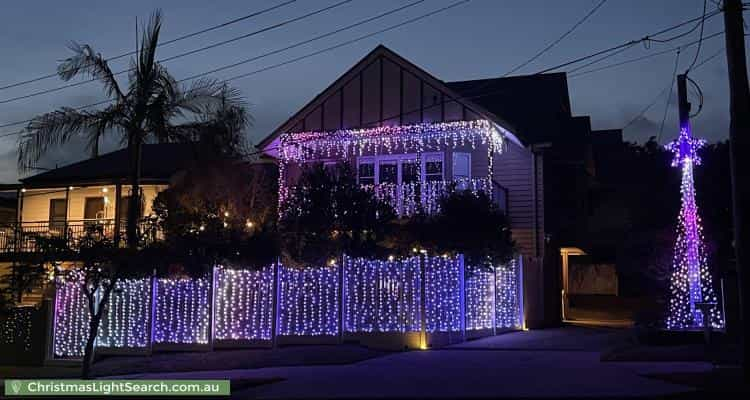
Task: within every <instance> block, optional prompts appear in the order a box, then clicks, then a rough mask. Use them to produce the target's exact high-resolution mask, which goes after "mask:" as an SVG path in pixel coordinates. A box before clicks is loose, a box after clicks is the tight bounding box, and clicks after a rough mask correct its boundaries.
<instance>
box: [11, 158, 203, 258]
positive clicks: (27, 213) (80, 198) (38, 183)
mask: <svg viewBox="0 0 750 400" xmlns="http://www.w3.org/2000/svg"><path fill="white" fill-rule="evenodd" d="M193 159H194V148H193V146H192V145H190V144H146V145H144V146H143V159H142V167H141V192H142V194H143V196H142V205H141V207H142V210H141V211H140V215H141V216H142V217H146V216H148V215H150V214H151V204H152V202H153V199H154V198H155V197H156V195H157V194H158V193H159V192H160V191H162V190H164V189H165V188H166V187H167V186H168V184H169V182H170V179H172V178H173V176H174V175H175V173H177V172H178V171H180V170H182V169H184V168H185V167H186V166H187V165H188V163H190V162H191V161H192V160H193ZM128 165H129V163H128V154H127V149H122V150H117V151H114V152H111V153H107V154H103V155H101V156H98V157H94V158H90V159H87V160H83V161H80V162H77V163H73V164H70V165H66V166H63V167H60V168H55V169H53V170H49V171H46V172H43V173H40V174H37V175H33V176H30V177H27V178H24V179H21V184H19V185H14V186H12V187H5V188H4V189H6V191H7V190H8V189H13V190H14V191H15V192H16V195H17V199H18V200H17V204H16V207H17V211H16V212H15V213H14V214H15V215H16V219H15V221H6V222H3V223H2V224H0V260H3V259H4V261H8V260H12V259H14V257H16V256H17V255H18V253H24V252H31V251H35V249H36V247H35V243H34V238H35V237H36V236H38V235H45V236H53V237H62V238H65V239H66V240H68V241H70V242H74V241H76V240H77V239H79V238H80V237H81V236H82V235H83V234H84V233H85V231H86V229H87V228H88V227H92V226H95V227H97V228H98V229H101V230H102V232H103V233H104V234H105V235H107V236H108V237H110V239H113V240H114V239H115V238H118V239H124V235H125V229H126V228H125V219H126V217H127V214H128V206H129V196H130V192H131V191H130V185H129V184H128V182H129V174H130V170H129V167H128ZM6 186H7V185H6Z"/></svg>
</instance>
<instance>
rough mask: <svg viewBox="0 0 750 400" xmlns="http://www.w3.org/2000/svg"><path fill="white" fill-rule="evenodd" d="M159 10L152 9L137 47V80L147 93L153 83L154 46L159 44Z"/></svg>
mask: <svg viewBox="0 0 750 400" xmlns="http://www.w3.org/2000/svg"><path fill="white" fill-rule="evenodd" d="M161 15H162V14H161V10H156V11H154V13H153V14H151V17H150V18H149V21H148V26H147V27H146V29H144V30H143V33H142V39H141V45H140V48H139V49H138V68H137V74H138V78H137V81H138V82H139V87H140V88H141V90H142V91H143V93H149V92H150V88H151V85H152V84H153V83H154V80H155V78H156V76H155V75H154V66H155V64H156V48H157V46H158V45H159V34H160V32H161V18H162V17H161Z"/></svg>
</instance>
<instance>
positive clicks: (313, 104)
mask: <svg viewBox="0 0 750 400" xmlns="http://www.w3.org/2000/svg"><path fill="white" fill-rule="evenodd" d="M379 58H384V59H387V60H388V61H391V62H393V63H395V64H396V65H397V66H399V67H400V68H402V69H404V70H406V71H408V72H410V73H412V74H413V75H414V76H416V77H417V78H418V79H421V80H423V81H424V82H426V83H428V84H429V85H430V86H432V87H433V88H435V89H436V90H438V91H440V92H442V93H445V94H446V95H447V99H446V101H454V100H455V101H456V102H458V103H460V104H461V105H463V106H464V107H466V108H467V109H470V110H471V111H472V112H474V113H476V114H477V115H479V116H480V117H481V118H483V119H488V120H490V121H493V122H495V123H496V124H498V125H500V126H502V127H503V128H505V129H506V130H508V131H510V132H514V133H515V129H514V127H513V125H512V124H510V123H508V122H507V121H506V120H504V119H502V118H501V117H499V116H498V115H495V114H494V113H492V112H491V111H489V110H487V109H486V108H484V107H482V106H481V105H479V104H477V103H474V102H472V101H471V100H468V99H463V98H461V97H462V96H461V95H460V94H459V93H457V92H455V91H454V90H453V89H452V88H450V87H449V86H447V85H446V84H445V82H443V81H442V80H440V79H437V78H436V77H435V76H433V75H432V74H430V73H429V72H427V71H425V70H424V69H422V68H421V67H419V66H417V65H415V64H414V63H412V62H411V61H409V60H407V59H405V58H403V57H401V56H400V55H398V54H397V53H396V52H394V51H393V50H391V49H389V48H387V47H385V46H384V45H382V44H380V45H378V46H377V47H375V49H373V50H372V51H371V52H370V53H368V54H367V55H366V56H364V57H363V58H362V59H360V60H359V61H358V62H357V63H355V64H354V65H353V66H352V67H351V68H349V69H348V70H347V71H346V72H344V73H343V74H342V75H341V76H340V77H339V78H338V79H336V80H335V81H333V82H332V83H331V84H330V85H328V87H327V88H325V89H324V90H323V91H321V92H320V93H319V94H318V95H316V96H315V97H314V98H313V99H312V100H310V101H309V102H308V103H307V104H306V105H305V106H303V107H302V108H301V109H299V110H298V111H297V112H296V113H294V114H293V115H292V116H291V117H290V118H289V119H287V120H286V121H285V122H283V123H282V124H281V125H279V126H278V127H277V128H276V129H275V130H274V131H273V132H272V133H271V134H269V135H268V136H266V137H265V138H263V139H262V140H261V141H260V142H259V143H258V144H257V145H256V147H258V148H259V149H263V150H266V151H268V150H269V148H270V146H269V145H270V144H271V143H273V142H274V140H275V139H276V138H278V136H279V135H281V134H282V133H284V132H289V131H290V130H292V129H293V128H294V127H295V126H296V125H297V124H298V123H299V121H301V120H304V119H305V117H306V116H307V115H309V114H310V113H311V112H312V111H314V110H315V109H316V108H317V107H319V106H321V105H322V104H323V103H324V102H325V101H326V100H327V99H328V98H330V97H331V96H333V95H334V94H335V93H336V92H337V91H339V90H341V89H342V88H343V87H344V86H345V85H347V84H348V83H349V82H350V81H351V80H352V79H354V78H355V77H356V75H357V74H360V73H361V72H362V71H363V70H365V69H366V68H367V67H368V66H370V65H371V64H372V63H373V62H374V61H376V60H377V59H379ZM379 122H382V121H379Z"/></svg>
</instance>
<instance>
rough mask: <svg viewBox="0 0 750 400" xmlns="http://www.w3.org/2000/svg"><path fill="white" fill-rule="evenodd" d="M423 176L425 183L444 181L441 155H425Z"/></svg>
mask: <svg viewBox="0 0 750 400" xmlns="http://www.w3.org/2000/svg"><path fill="white" fill-rule="evenodd" d="M424 175H425V180H426V181H442V180H443V179H444V178H443V155H442V154H426V155H425V163H424Z"/></svg>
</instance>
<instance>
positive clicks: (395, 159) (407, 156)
mask: <svg viewBox="0 0 750 400" xmlns="http://www.w3.org/2000/svg"><path fill="white" fill-rule="evenodd" d="M416 159H417V154H416V153H404V154H378V155H372V156H361V157H357V182H359V165H360V164H369V163H372V164H374V166H375V184H376V185H377V184H380V165H381V164H392V163H395V164H396V165H397V170H396V171H397V172H396V174H397V176H396V178H397V179H396V183H397V184H399V185H400V184H402V183H403V164H404V163H405V162H407V161H413V160H416ZM427 160H431V161H432V160H440V161H441V162H442V163H443V169H442V180H445V153H444V152H442V151H437V152H427V153H422V157H421V160H420V161H421V163H420V164H421V165H420V174H419V179H420V181H421V182H425V178H426V168H427Z"/></svg>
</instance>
